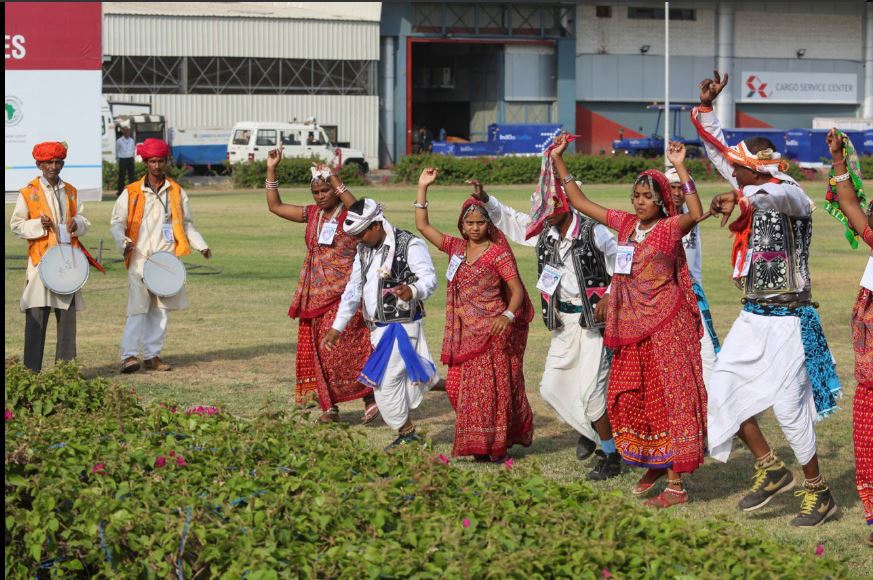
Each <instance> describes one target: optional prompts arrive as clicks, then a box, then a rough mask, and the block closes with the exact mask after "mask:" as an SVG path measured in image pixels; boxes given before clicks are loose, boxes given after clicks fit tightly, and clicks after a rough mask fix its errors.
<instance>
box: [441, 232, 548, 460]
mask: <svg viewBox="0 0 873 580" xmlns="http://www.w3.org/2000/svg"><path fill="white" fill-rule="evenodd" d="M440 250H441V251H443V252H445V253H446V254H448V255H449V256H464V255H465V254H466V251H467V242H466V240H464V239H461V238H455V237H452V236H445V237H444V238H443V244H442V246H441V247H440ZM518 277H519V273H518V267H517V265H516V263H515V256H513V254H512V250H511V249H510V248H509V246H508V245H506V242H505V240H504V241H503V243H502V244H501V243H493V244H492V245H491V247H489V248H488V249H487V250H486V251H485V252H484V253H483V254H482V255H481V256H480V257H479V258H478V259H477V260H476V261H475V262H473V263H472V264H469V263H467V262H466V261H464V262H463V263H462V264H461V265H460V267H459V268H458V269H457V271H456V272H455V275H454V278H453V279H452V281H451V282H449V284H448V287H447V289H446V327H445V335H444V337H443V350H442V361H443V363H445V364H446V365H448V367H449V372H448V375H447V376H446V393H447V394H448V396H449V401H450V402H451V404H452V407H453V408H454V409H455V413H456V415H457V418H456V421H455V441H454V444H453V446H452V455H454V456H459V455H490V456H491V457H494V458H496V457H501V456H503V455H505V454H506V450H507V449H509V448H510V447H512V446H513V445H516V444H518V445H524V446H525V447H528V446H530V444H531V441H532V440H533V413H532V412H531V408H530V404H529V403H528V400H527V394H526V393H525V386H524V350H525V347H526V346H527V334H528V326H529V324H530V321H531V320H532V319H533V306H532V305H531V303H530V299H529V298H528V297H527V292H525V299H524V304H522V306H521V308H520V309H519V311H518V312H516V318H515V322H514V323H513V324H511V325H510V326H509V330H508V331H507V332H504V333H503V334H502V335H500V336H493V335H491V333H490V330H491V323H492V321H493V319H494V317H496V316H500V315H501V314H502V313H503V312H505V311H506V308H507V306H508V304H509V291H508V288H507V285H506V282H507V281H509V280H512V279H513V278H518Z"/></svg>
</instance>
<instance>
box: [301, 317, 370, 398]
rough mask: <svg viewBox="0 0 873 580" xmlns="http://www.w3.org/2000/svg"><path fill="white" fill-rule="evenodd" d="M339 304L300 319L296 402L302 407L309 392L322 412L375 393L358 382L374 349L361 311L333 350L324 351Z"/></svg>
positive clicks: (353, 318)
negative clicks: (322, 343)
mask: <svg viewBox="0 0 873 580" xmlns="http://www.w3.org/2000/svg"><path fill="white" fill-rule="evenodd" d="M338 308H339V302H337V303H336V304H334V305H333V306H332V307H331V308H330V309H329V310H327V312H325V313H324V314H322V315H321V316H317V317H315V318H301V319H300V328H299V333H298V336H297V384H296V386H295V393H294V394H295V397H294V398H295V400H296V402H297V404H300V403H301V402H302V401H303V400H304V399H305V398H306V396H307V395H308V394H309V393H312V392H315V393H316V394H317V395H318V402H319V404H320V405H321V409H322V410H323V411H327V410H328V409H330V408H331V406H333V405H336V404H338V403H344V402H346V401H353V400H355V399H361V398H363V397H364V396H366V395H369V394H370V393H372V392H373V390H372V389H370V388H369V387H366V386H364V385H363V384H361V383H359V382H358V375H359V374H360V372H361V369H362V368H364V363H366V362H367V358H369V356H370V353H371V352H372V351H373V347H372V345H371V344H370V331H369V330H368V329H367V325H366V324H364V319H363V317H362V316H361V313H360V311H359V312H357V313H356V314H355V316H354V317H352V319H351V321H350V322H349V324H348V326H346V329H345V330H344V331H343V333H342V335H341V336H340V343H339V345H338V346H337V347H336V348H335V349H333V350H326V349H322V348H321V339H322V338H324V336H325V335H326V334H327V333H328V331H329V330H330V329H331V325H332V324H333V320H334V318H335V317H336V312H337V309H338Z"/></svg>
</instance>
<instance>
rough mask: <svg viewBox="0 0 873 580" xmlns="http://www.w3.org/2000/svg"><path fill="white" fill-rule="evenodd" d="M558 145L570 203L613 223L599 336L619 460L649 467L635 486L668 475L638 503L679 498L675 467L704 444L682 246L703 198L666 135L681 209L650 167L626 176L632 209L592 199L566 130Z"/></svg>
mask: <svg viewBox="0 0 873 580" xmlns="http://www.w3.org/2000/svg"><path fill="white" fill-rule="evenodd" d="M556 145H557V146H556V147H555V148H554V149H553V150H552V153H551V155H552V159H553V160H554V162H555V163H554V165H555V170H556V171H557V173H558V175H559V177H560V178H561V180H562V181H563V183H564V187H565V191H566V192H567V195H568V197H569V198H570V203H571V204H572V205H573V207H575V208H576V209H577V210H579V211H580V212H582V213H584V214H585V215H587V216H588V217H590V218H592V219H595V220H597V221H599V222H601V223H603V224H606V225H607V226H609V227H610V228H612V229H614V230H616V231H618V244H619V246H618V254H617V256H616V265H615V275H614V276H613V278H612V286H611V291H610V300H609V311H608V313H607V317H606V332H605V336H604V342H605V344H606V346H608V347H609V348H611V349H612V350H613V358H612V369H611V374H610V377H609V394H608V411H607V412H608V413H609V420H610V422H611V423H612V429H613V432H614V434H615V443H616V447H617V448H618V450H619V452H620V453H621V456H622V459H624V461H625V462H626V463H629V464H630V465H634V466H638V467H646V468H648V471H647V472H646V474H645V475H644V476H643V477H642V478H641V479H640V480H639V482H638V483H637V485H636V486H635V487H634V490H633V493H634V495H642V494H644V493H646V492H647V491H649V489H650V488H651V487H652V486H653V485H654V483H655V482H656V481H657V480H658V479H659V478H660V477H662V476H664V475H666V476H667V487H666V489H665V490H664V491H663V492H662V493H661V494H660V495H658V496H657V497H655V498H653V499H651V500H649V501H648V502H646V503H647V504H648V505H652V506H654V507H662V508H664V507H669V506H671V505H675V504H677V503H685V502H686V501H687V497H688V494H687V492H686V491H685V488H684V486H683V484H682V478H681V476H682V474H683V473H690V472H692V471H694V470H695V469H697V467H699V466H700V465H702V464H703V456H704V452H705V447H706V389H705V388H704V385H703V376H702V365H701V360H700V338H701V336H702V335H703V334H702V333H703V328H702V326H701V321H700V310H699V309H698V307H697V299H696V297H695V296H694V292H693V290H692V286H691V277H690V275H689V273H688V267H687V265H686V262H685V250H684V249H683V246H682V237H683V236H684V235H685V234H687V233H688V232H689V231H690V230H691V228H693V227H694V225H695V223H696V220H697V219H698V218H699V217H700V216H701V214H702V207H701V204H700V199H699V198H698V197H697V191H696V189H695V188H694V182H693V181H691V180H690V178H689V176H688V172H687V171H686V169H685V165H684V160H685V146H684V145H682V144H681V143H671V144H670V149H669V153H668V158H669V160H670V162H671V163H673V165H674V166H675V167H676V170H677V172H678V173H679V177H680V179H681V180H682V181H683V182H684V184H683V192H684V193H685V201H686V203H687V205H688V213H685V214H682V213H680V212H679V211H677V208H676V206H675V204H674V203H673V198H672V196H671V194H670V182H669V180H668V179H667V177H666V176H665V175H664V174H663V173H661V172H659V171H654V170H649V171H644V172H643V173H641V174H640V176H639V177H638V178H637V180H636V182H635V183H634V188H633V193H632V195H631V201H632V203H633V207H634V213H628V212H624V211H619V210H612V209H607V208H605V207H603V206H601V205H599V204H597V203H595V202H593V201H591V200H590V199H588V198H587V197H586V196H585V194H584V193H582V190H581V189H580V188H579V187H578V186H577V185H576V182H575V181H574V178H573V176H572V175H570V173H569V172H568V171H567V166H566V165H565V164H564V160H563V158H562V154H563V152H564V150H565V149H566V147H567V146H566V138H565V137H564V136H559V137H558V138H557V139H556Z"/></svg>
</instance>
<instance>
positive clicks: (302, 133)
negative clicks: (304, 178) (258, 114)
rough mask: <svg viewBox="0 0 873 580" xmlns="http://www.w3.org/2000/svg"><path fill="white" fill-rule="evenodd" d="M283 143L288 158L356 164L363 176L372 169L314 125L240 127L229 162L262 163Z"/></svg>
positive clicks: (235, 130)
mask: <svg viewBox="0 0 873 580" xmlns="http://www.w3.org/2000/svg"><path fill="white" fill-rule="evenodd" d="M280 143H281V144H283V145H284V147H285V149H284V151H285V152H284V154H283V157H286V158H287V157H303V158H316V159H321V160H322V161H325V162H326V163H329V164H331V165H336V164H337V163H339V162H340V160H342V165H343V167H346V166H349V165H353V164H354V165H357V166H358V167H359V169H360V171H361V173H366V172H367V171H369V169H370V168H369V166H368V165H367V162H366V161H365V160H364V154H363V153H361V152H360V151H358V150H356V149H349V148H346V147H336V146H334V145H333V144H332V143H331V142H330V139H329V138H328V136H327V133H326V132H325V131H324V129H322V128H321V127H320V126H319V125H317V124H314V123H261V122H247V123H237V124H236V125H234V126H233V132H232V133H231V136H230V142H229V143H228V144H227V160H228V161H229V162H230V163H232V164H233V163H245V162H249V161H263V160H265V159H266V158H267V153H268V152H269V151H270V150H271V149H275V148H276V147H278V146H279V144H280Z"/></svg>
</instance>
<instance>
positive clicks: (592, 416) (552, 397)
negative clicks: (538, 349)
mask: <svg viewBox="0 0 873 580" xmlns="http://www.w3.org/2000/svg"><path fill="white" fill-rule="evenodd" d="M556 314H557V317H558V320H559V321H560V322H561V324H562V325H563V326H562V327H561V328H558V329H556V330H554V331H553V332H552V343H551V346H550V347H549V353H548V354H547V355H546V368H545V371H544V372H543V378H542V381H541V382H540V396H542V398H543V400H545V402H546V403H548V405H549V406H550V407H551V408H552V409H553V410H554V411H555V413H557V414H558V416H559V417H560V418H561V419H562V420H563V421H564V422H565V423H567V424H568V425H570V426H571V427H572V428H573V429H575V430H576V431H577V432H578V433H579V434H581V435H584V436H585V437H587V438H588V439H591V440H592V441H597V440H598V437H597V433H596V431H595V430H594V427H593V426H592V425H591V424H592V423H593V422H594V421H597V420H598V419H600V418H601V417H603V415H604V414H605V413H606V388H607V385H608V384H609V358H608V357H607V355H606V352H605V351H604V348H603V337H602V336H601V335H600V332H598V331H597V330H592V329H588V328H582V327H581V326H580V325H579V317H580V316H581V314H579V313H577V314H567V313H564V312H558V313H556Z"/></svg>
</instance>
